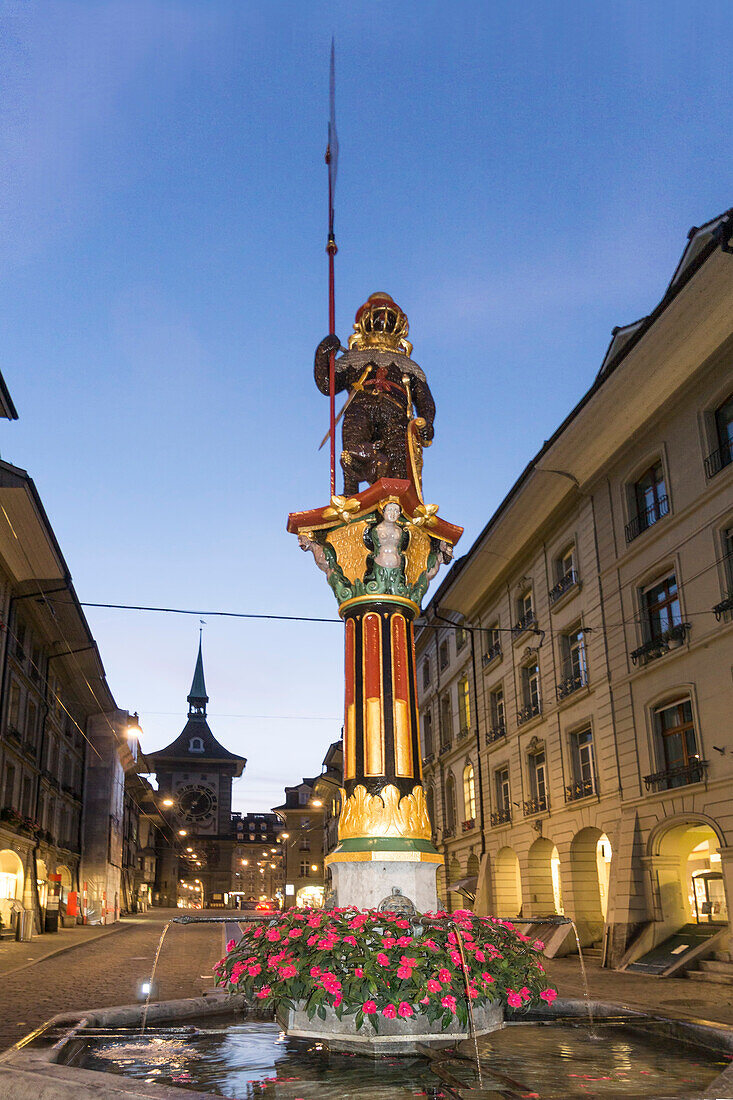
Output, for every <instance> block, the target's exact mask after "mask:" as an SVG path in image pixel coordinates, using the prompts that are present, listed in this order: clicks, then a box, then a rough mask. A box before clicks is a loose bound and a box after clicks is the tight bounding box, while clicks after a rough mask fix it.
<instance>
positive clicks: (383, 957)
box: [377, 951, 389, 966]
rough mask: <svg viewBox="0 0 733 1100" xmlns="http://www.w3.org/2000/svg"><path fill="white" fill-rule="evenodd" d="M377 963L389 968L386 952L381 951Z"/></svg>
mask: <svg viewBox="0 0 733 1100" xmlns="http://www.w3.org/2000/svg"><path fill="white" fill-rule="evenodd" d="M377 962H378V963H379V965H380V966H389V958H388V956H387V955H385V953H384V951H380V952H379V954H378V955H377Z"/></svg>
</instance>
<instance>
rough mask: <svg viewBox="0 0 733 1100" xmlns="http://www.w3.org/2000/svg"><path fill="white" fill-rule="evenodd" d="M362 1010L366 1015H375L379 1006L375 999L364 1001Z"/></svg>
mask: <svg viewBox="0 0 733 1100" xmlns="http://www.w3.org/2000/svg"><path fill="white" fill-rule="evenodd" d="M361 1010H362V1012H363V1013H364V1015H365V1016H373V1015H374V1013H375V1012H376V1011H377V1006H376V1005H375V1003H374V1001H364V1004H363V1005H362V1006H361Z"/></svg>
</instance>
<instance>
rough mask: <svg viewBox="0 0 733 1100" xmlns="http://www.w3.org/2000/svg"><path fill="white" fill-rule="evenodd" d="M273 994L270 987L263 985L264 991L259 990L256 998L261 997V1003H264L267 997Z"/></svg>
mask: <svg viewBox="0 0 733 1100" xmlns="http://www.w3.org/2000/svg"><path fill="white" fill-rule="evenodd" d="M271 993H272V989H271V988H270V986H269V985H263V986H262V989H258V990H257V992H256V993H255V997H259V999H260V1000H261V1001H264V999H265V997H269V996H270V994H271Z"/></svg>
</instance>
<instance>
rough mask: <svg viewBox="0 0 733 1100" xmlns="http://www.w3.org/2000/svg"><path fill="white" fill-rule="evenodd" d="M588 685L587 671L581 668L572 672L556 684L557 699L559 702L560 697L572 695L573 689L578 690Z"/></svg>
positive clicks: (565, 697) (564, 697)
mask: <svg viewBox="0 0 733 1100" xmlns="http://www.w3.org/2000/svg"><path fill="white" fill-rule="evenodd" d="M584 687H588V673H587V672H586V671H585V669H581V670H580V671H579V672H573V673H571V675H570V676H565V677H563V679H562V680H561V681H560V683H559V684H558V685H557V699H558V702H560V700H561V699H567V697H568V695H572V694H573V692H574V691H580V689H581V688H584Z"/></svg>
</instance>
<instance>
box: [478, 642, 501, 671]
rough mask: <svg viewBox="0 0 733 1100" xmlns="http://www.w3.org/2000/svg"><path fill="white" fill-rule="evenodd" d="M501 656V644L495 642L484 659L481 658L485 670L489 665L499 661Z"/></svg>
mask: <svg viewBox="0 0 733 1100" xmlns="http://www.w3.org/2000/svg"><path fill="white" fill-rule="evenodd" d="M501 656H502V652H501V642H494V644H493V645H490V646H489V647H488V649H487V650H486V652H485V653H484V655H483V657H482V658H481V664H482V665H483V667H484V668H486V666H487V665H490V664H491V662H492V661H496V660H498V658H500V657H501Z"/></svg>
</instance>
